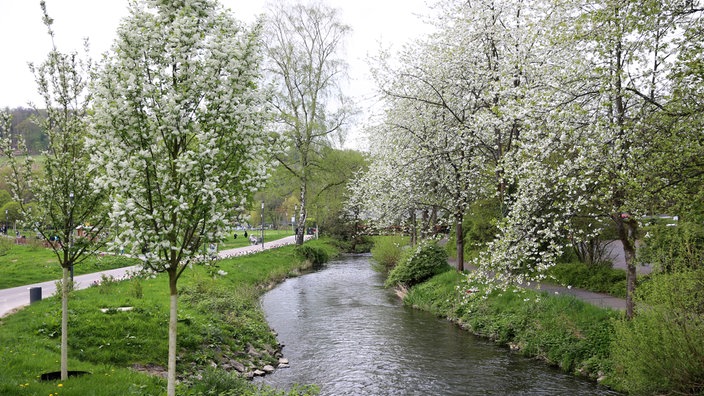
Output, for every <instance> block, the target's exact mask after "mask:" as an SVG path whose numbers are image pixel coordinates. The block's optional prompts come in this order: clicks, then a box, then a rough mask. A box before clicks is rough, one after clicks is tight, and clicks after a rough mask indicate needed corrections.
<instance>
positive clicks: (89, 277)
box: [0, 235, 311, 318]
mask: <svg viewBox="0 0 704 396" xmlns="http://www.w3.org/2000/svg"><path fill="white" fill-rule="evenodd" d="M310 238H311V236H310V235H306V239H310ZM294 243H295V236H294V235H292V236H290V237H286V238H282V239H278V240H275V241H271V242H264V249H273V248H277V247H281V246H284V245H292V244H294ZM262 250H263V249H262V245H261V244H258V245H252V246H245V247H241V248H235V249H228V250H223V251H221V252H218V257H219V258H228V257H237V256H243V255H246V254H251V253H257V252H261V251H262ZM141 268H142V266H141V265H135V266H132V267H124V268H117V269H113V270H108V271H101V272H95V273H92V274H85V275H78V276H75V277H74V278H73V280H74V282H75V286H74V287H75V289H76V290H80V289H85V288H87V287H90V285H92V284H93V283H94V282H97V281H100V279H101V278H102V276H103V275H105V276H111V277H113V278H115V279H122V278H125V277H126V276H127V275H128V274H129V273H133V272H136V271H139V270H140V269H141ZM35 287H40V288H41V289H42V297H43V298H46V297H49V296H51V295H53V294H54V293H55V292H56V280H52V281H47V282H41V283H35V284H33V285H27V286H18V287H13V288H10V289H0V318H1V317H3V316H5V315H6V314H8V313H11V312H13V311H15V310H16V309H19V308H22V307H24V306H27V305H29V289H31V288H35Z"/></svg>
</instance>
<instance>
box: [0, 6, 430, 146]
mask: <svg viewBox="0 0 704 396" xmlns="http://www.w3.org/2000/svg"><path fill="white" fill-rule="evenodd" d="M273 1H276V0H273ZM321 1H322V2H323V3H326V4H329V5H330V6H333V7H337V8H340V10H341V12H342V13H341V15H342V20H343V22H345V23H347V24H348V25H350V26H351V27H352V29H353V31H352V34H351V35H350V37H349V38H348V41H347V45H346V48H345V50H346V55H347V58H348V60H349V63H350V78H351V82H350V86H351V87H352V88H351V90H352V91H353V92H351V93H352V95H353V96H354V97H356V98H360V99H368V98H369V97H370V96H371V94H372V92H373V85H372V84H371V83H370V82H369V79H368V68H367V64H366V62H365V59H366V57H367V56H368V55H373V54H376V53H377V52H378V49H379V48H380V45H382V46H384V47H392V48H393V49H400V48H401V46H402V45H403V44H404V43H405V42H407V41H408V40H409V39H410V38H412V37H415V36H417V35H418V34H420V33H422V32H426V31H427V30H428V28H427V26H425V25H424V24H423V23H422V22H421V19H420V18H419V15H427V14H428V13H429V11H428V8H427V4H426V0H321ZM221 2H222V4H224V5H225V6H226V7H228V8H230V9H232V11H233V13H234V15H235V17H236V18H237V19H239V20H241V21H244V22H247V23H249V22H251V21H253V20H254V18H255V16H256V15H257V14H259V13H261V12H264V8H265V4H266V3H267V2H266V1H265V0H221ZM46 4H47V10H48V12H49V15H50V16H51V17H52V18H53V19H54V31H55V35H56V42H57V46H58V48H59V50H60V51H62V52H69V51H72V50H81V49H82V45H83V39H84V38H86V37H87V38H88V39H89V42H90V47H91V56H92V57H93V58H94V59H99V58H100V54H101V53H103V52H105V51H107V50H108V49H109V48H110V46H111V44H112V42H113V40H114V38H115V30H116V29H117V26H118V24H119V23H120V20H121V19H122V18H124V17H125V16H126V15H127V0H46ZM41 15H42V14H41V9H40V7H39V0H0V53H1V54H2V55H1V56H0V108H4V107H19V106H25V107H27V105H28V103H29V102H30V101H32V102H35V103H36V104H38V105H41V103H40V99H39V97H38V95H37V93H36V84H35V83H34V77H33V76H32V74H31V73H30V71H29V68H28V66H27V63H28V62H35V63H40V62H42V61H43V60H44V58H45V57H46V54H47V53H48V51H49V50H50V49H51V41H50V39H49V36H48V35H47V34H46V28H45V27H44V25H43V24H42V21H41ZM361 103H362V102H361ZM363 103H366V104H365V105H363V106H369V101H368V100H367V101H366V102H363ZM353 129H355V128H353ZM351 138H352V139H353V140H354V139H357V138H358V137H355V136H351ZM350 143H351V145H352V146H358V145H359V143H360V142H358V143H357V144H355V143H354V142H350Z"/></svg>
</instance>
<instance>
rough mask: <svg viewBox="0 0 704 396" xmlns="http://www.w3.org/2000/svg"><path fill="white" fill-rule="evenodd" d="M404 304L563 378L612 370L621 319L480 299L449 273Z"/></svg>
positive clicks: (511, 299)
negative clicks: (553, 370)
mask: <svg viewBox="0 0 704 396" xmlns="http://www.w3.org/2000/svg"><path fill="white" fill-rule="evenodd" d="M470 288H471V290H473V291H471V292H467V290H469V289H470ZM404 303H405V304H407V305H411V306H413V307H415V308H419V309H423V310H426V311H430V312H432V313H434V314H436V315H438V316H441V317H445V318H448V319H449V320H452V321H454V322H457V323H458V324H460V325H461V326H462V327H463V328H465V329H467V330H469V331H470V332H472V333H474V334H477V335H480V336H483V337H487V338H490V339H492V340H494V341H495V342H496V343H498V344H500V345H504V346H509V347H510V348H511V349H512V350H515V351H517V352H518V353H521V354H523V355H526V356H530V357H537V358H540V359H542V360H544V361H546V362H547V363H549V364H551V365H556V366H559V367H560V368H561V369H562V370H564V371H566V372H570V373H578V374H580V375H585V376H589V377H592V378H596V377H597V376H599V375H600V374H603V373H607V372H609V371H610V370H611V360H610V343H611V339H612V323H613V320H614V319H615V318H618V317H619V315H620V313H618V312H615V311H611V310H605V309H601V308H597V307H594V306H592V305H590V304H587V303H584V302H582V301H579V300H577V299H575V298H574V297H572V296H553V295H548V294H543V293H539V292H535V291H532V290H518V291H516V292H514V291H506V292H503V293H502V292H493V293H491V294H489V295H488V296H486V298H484V293H483V291H482V290H481V288H480V287H477V286H476V285H474V286H470V285H468V284H467V283H466V276H465V275H463V274H461V273H458V272H457V271H448V272H445V273H442V274H439V275H436V276H435V277H433V278H432V279H430V280H429V281H427V282H425V283H422V284H420V285H417V286H415V287H413V288H411V289H410V290H409V291H408V294H407V295H406V297H405V298H404Z"/></svg>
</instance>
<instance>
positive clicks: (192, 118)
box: [91, 0, 267, 395]
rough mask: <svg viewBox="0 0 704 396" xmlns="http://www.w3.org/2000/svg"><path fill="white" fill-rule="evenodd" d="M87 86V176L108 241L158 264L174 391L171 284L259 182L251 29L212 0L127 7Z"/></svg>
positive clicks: (255, 37) (259, 105)
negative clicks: (104, 211)
mask: <svg viewBox="0 0 704 396" xmlns="http://www.w3.org/2000/svg"><path fill="white" fill-rule="evenodd" d="M117 36H118V37H117V39H116V41H115V43H114V46H113V48H112V53H110V54H108V56H107V58H106V60H105V64H104V67H103V68H102V70H101V71H100V72H99V74H98V78H97V80H96V83H95V86H94V87H93V88H94V90H93V91H94V94H95V104H94V106H95V115H94V117H93V123H94V134H93V136H92V139H91V144H92V147H93V149H94V150H95V155H94V156H93V161H94V163H95V164H96V165H99V166H101V167H102V168H104V170H105V171H104V173H101V174H99V175H96V185H98V186H100V187H102V188H105V189H107V190H109V191H111V197H110V198H111V202H112V208H111V214H110V218H111V220H112V223H113V224H114V227H113V228H114V229H115V234H114V238H115V243H116V244H117V245H118V246H119V247H121V248H127V249H129V250H131V251H132V253H133V254H141V255H142V257H143V258H144V263H145V265H146V266H147V267H149V268H151V269H153V270H156V271H159V272H166V273H167V274H168V277H169V288H170V296H171V297H170V320H169V356H168V389H167V390H168V394H169V395H174V394H175V380H176V345H177V344H176V335H177V334H176V323H177V302H178V291H177V281H178V279H179V277H180V276H181V274H182V273H183V272H184V271H185V270H186V268H188V265H189V264H191V263H193V262H197V261H198V260H200V259H201V258H202V257H199V253H198V252H199V248H200V247H202V246H203V245H204V244H207V243H211V242H216V241H218V240H219V239H221V238H222V237H223V231H224V226H225V225H226V224H227V223H228V221H230V220H231V219H233V218H234V217H235V215H236V213H237V212H238V211H242V210H244V208H245V207H246V205H247V203H248V201H249V200H251V195H252V194H253V192H254V191H256V189H257V188H258V187H260V186H261V184H262V183H263V180H264V177H265V174H266V170H265V169H264V163H265V161H264V160H265V157H266V150H267V145H266V144H267V138H266V136H265V133H264V129H263V125H264V124H265V122H266V120H265V115H266V114H267V112H266V106H265V103H266V98H265V97H264V96H263V95H262V93H261V91H260V89H259V87H258V81H259V73H260V69H259V65H260V57H259V53H260V46H259V44H260V29H259V25H256V26H254V27H253V28H252V29H247V28H245V27H243V26H242V25H241V24H240V23H238V22H237V21H236V20H235V19H234V18H233V17H232V16H231V15H230V14H229V13H228V12H227V11H226V10H224V9H223V8H222V7H221V6H220V5H219V4H217V3H216V2H215V1H211V0H183V1H176V2H165V1H157V0H142V1H138V2H135V3H133V4H131V6H130V14H129V16H128V17H127V18H126V19H125V20H124V21H123V22H122V24H121V25H120V27H119V29H118V32H117Z"/></svg>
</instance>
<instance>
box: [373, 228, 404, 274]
mask: <svg viewBox="0 0 704 396" xmlns="http://www.w3.org/2000/svg"><path fill="white" fill-rule="evenodd" d="M405 245H406V238H404V237H402V236H395V235H394V236H382V237H377V238H374V247H373V248H372V249H371V253H372V259H373V260H374V262H375V263H376V269H377V270H379V271H381V272H388V271H390V270H391V269H392V268H394V267H395V266H396V265H397V264H398V263H399V261H400V259H401V253H402V251H403V248H404V246H405Z"/></svg>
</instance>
